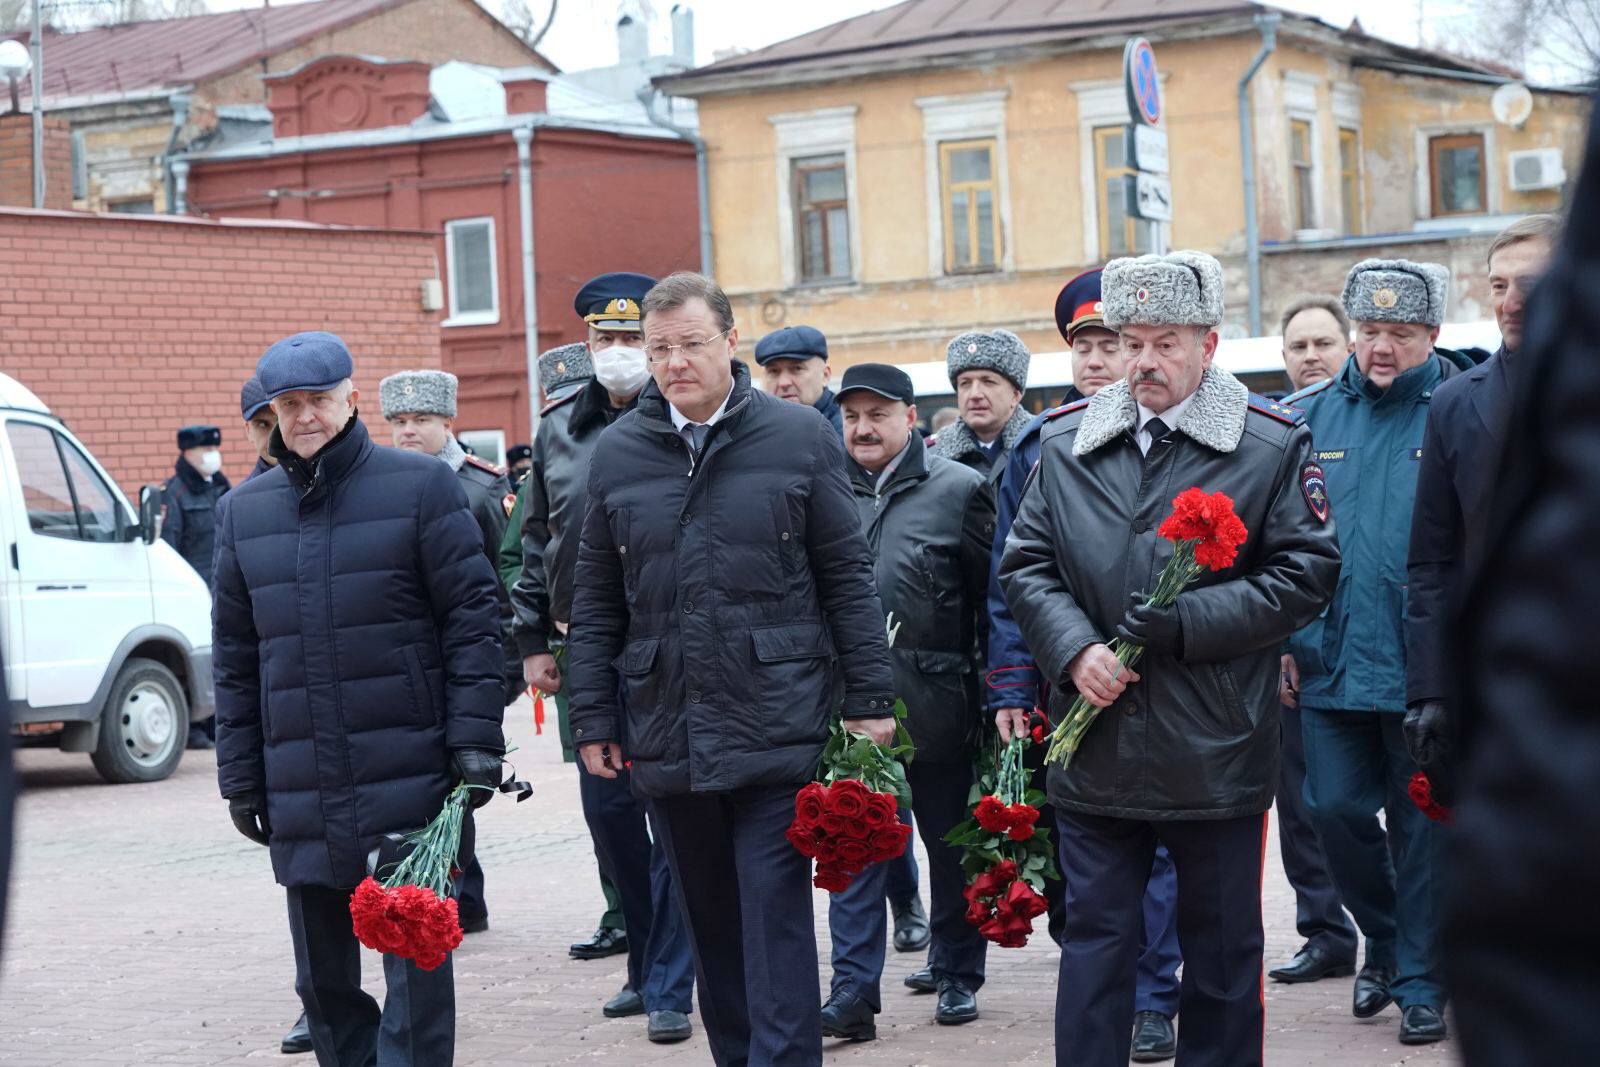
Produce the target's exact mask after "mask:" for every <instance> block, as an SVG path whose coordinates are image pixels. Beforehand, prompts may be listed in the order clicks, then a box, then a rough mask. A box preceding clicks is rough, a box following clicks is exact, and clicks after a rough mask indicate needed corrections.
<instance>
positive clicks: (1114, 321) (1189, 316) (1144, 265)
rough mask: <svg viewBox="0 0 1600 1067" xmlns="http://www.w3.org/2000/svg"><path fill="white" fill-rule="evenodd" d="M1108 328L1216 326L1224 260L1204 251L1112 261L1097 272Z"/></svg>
mask: <svg viewBox="0 0 1600 1067" xmlns="http://www.w3.org/2000/svg"><path fill="white" fill-rule="evenodd" d="M1100 289H1101V296H1102V299H1103V301H1104V303H1105V306H1106V310H1105V317H1106V326H1107V327H1109V328H1110V329H1113V330H1117V331H1121V329H1122V328H1123V327H1124V326H1207V327H1210V326H1216V325H1217V324H1218V323H1220V322H1221V321H1222V264H1220V263H1218V262H1217V259H1216V257H1215V256H1211V255H1208V254H1206V253H1205V252H1189V251H1182V252H1169V253H1167V254H1166V255H1164V256H1155V255H1150V256H1134V257H1125V258H1123V259H1113V260H1112V261H1111V262H1110V263H1107V264H1106V267H1105V270H1104V271H1103V272H1102V273H1101V275H1100Z"/></svg>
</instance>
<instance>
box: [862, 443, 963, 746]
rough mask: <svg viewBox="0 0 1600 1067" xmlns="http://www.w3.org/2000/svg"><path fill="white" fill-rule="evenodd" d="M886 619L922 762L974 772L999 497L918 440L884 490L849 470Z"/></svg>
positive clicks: (899, 688)
mask: <svg viewBox="0 0 1600 1067" xmlns="http://www.w3.org/2000/svg"><path fill="white" fill-rule="evenodd" d="M849 466H850V469H851V473H852V478H851V487H852V488H853V489H854V490H855V494H856V506H857V510H858V511H859V512H860V513H861V525H862V527H863V528H864V529H865V530H866V532H867V544H868V545H870V546H871V548H872V560H873V564H872V569H873V575H874V577H875V578H876V579H877V586H878V596H879V598H880V599H881V600H882V601H883V610H884V611H885V612H886V613H891V612H892V613H893V614H894V620H895V623H896V624H897V625H898V627H899V629H898V631H897V634H896V637H895V641H894V644H893V646H891V647H890V649H889V659H890V661H891V663H892V664H893V665H894V688H895V693H896V694H897V695H898V696H899V697H900V698H901V699H902V700H904V701H905V702H906V712H907V714H906V727H907V729H909V730H910V731H911V738H912V740H913V741H915V742H916V744H917V756H916V758H917V759H918V760H923V761H926V762H930V763H958V762H959V763H966V762H968V761H970V760H971V758H972V753H973V751H974V747H975V745H976V743H977V740H978V738H979V736H980V729H981V727H982V721H983V717H982V712H981V708H982V703H981V701H980V699H979V692H978V689H979V672H980V668H981V665H982V660H981V657H980V654H979V650H980V649H981V648H982V635H983V632H984V630H985V614H984V591H985V590H986V589H987V588H988V585H989V550H990V547H991V546H992V544H993V542H994V498H993V497H992V496H991V495H990V493H989V486H988V484H987V483H986V482H985V481H984V480H983V477H982V475H980V474H978V472H977V471H974V470H971V469H969V468H967V467H963V466H962V465H961V464H959V463H954V462H952V461H950V460H948V459H940V458H939V457H937V456H929V455H927V454H926V450H925V448H924V446H923V444H922V436H921V435H920V434H917V433H913V434H912V435H911V441H910V443H909V444H907V446H906V451H905V453H904V454H903V455H902V456H901V457H900V462H899V464H898V465H897V466H896V467H895V469H894V472H893V473H892V474H890V475H889V478H888V480H887V481H886V482H885V483H884V485H883V487H882V488H881V489H880V488H878V487H877V482H878V475H876V474H871V473H869V472H867V471H865V470H863V469H862V468H861V467H860V466H859V465H857V464H856V463H854V462H852V463H850V464H849Z"/></svg>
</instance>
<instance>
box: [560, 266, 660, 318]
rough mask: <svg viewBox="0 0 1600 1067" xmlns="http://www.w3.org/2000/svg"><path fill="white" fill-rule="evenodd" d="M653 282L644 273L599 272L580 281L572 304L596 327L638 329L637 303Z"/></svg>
mask: <svg viewBox="0 0 1600 1067" xmlns="http://www.w3.org/2000/svg"><path fill="white" fill-rule="evenodd" d="M655 284H656V280H655V279H654V278H652V277H650V276H649V275H648V274H629V273H628V272H627V271H616V272H614V273H611V274H602V275H600V276H599V277H598V278H591V279H589V281H588V282H586V283H584V286H583V288H582V289H579V290H578V295H577V296H576V297H575V298H574V299H573V301H572V306H573V307H574V308H576V309H577V312H578V315H579V317H581V318H582V319H583V321H584V322H586V323H588V324H589V325H590V326H592V327H593V328H595V329H596V330H638V329H639V305H640V304H641V303H643V301H644V294H646V293H648V292H649V291H650V289H651V287H652V286H654V285H655Z"/></svg>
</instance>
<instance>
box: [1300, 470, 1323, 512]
mask: <svg viewBox="0 0 1600 1067" xmlns="http://www.w3.org/2000/svg"><path fill="white" fill-rule="evenodd" d="M1300 492H1301V494H1302V495H1303V496H1304V497H1305V498H1306V507H1308V508H1310V509H1311V514H1313V515H1315V516H1316V517H1317V521H1318V522H1327V521H1328V480H1327V479H1326V478H1324V477H1323V476H1322V467H1321V466H1319V465H1318V464H1317V463H1315V462H1314V461H1311V460H1307V461H1306V464H1305V466H1303V467H1301V468H1300Z"/></svg>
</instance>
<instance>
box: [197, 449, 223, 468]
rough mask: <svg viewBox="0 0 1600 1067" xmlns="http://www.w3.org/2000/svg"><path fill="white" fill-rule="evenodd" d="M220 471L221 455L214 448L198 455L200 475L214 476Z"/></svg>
mask: <svg viewBox="0 0 1600 1067" xmlns="http://www.w3.org/2000/svg"><path fill="white" fill-rule="evenodd" d="M221 469H222V453H221V452H218V451H217V450H216V449H214V448H210V449H207V450H206V451H204V452H202V453H200V473H201V474H215V473H217V472H218V471H219V470H221Z"/></svg>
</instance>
